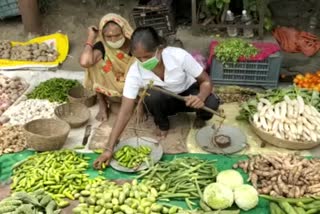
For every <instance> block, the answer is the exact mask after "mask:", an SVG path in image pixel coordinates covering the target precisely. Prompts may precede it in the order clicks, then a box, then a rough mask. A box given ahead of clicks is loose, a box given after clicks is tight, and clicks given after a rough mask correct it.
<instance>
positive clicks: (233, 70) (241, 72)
mask: <svg viewBox="0 0 320 214" xmlns="http://www.w3.org/2000/svg"><path fill="white" fill-rule="evenodd" d="M281 62H282V55H281V54H280V52H277V53H275V54H272V55H270V56H269V57H268V58H267V59H266V60H264V61H246V62H237V63H225V64H224V65H223V64H222V63H221V62H219V61H218V60H217V59H215V58H213V61H212V64H211V68H210V75H211V79H212V81H213V83H214V84H217V85H245V86H260V87H264V88H276V87H277V86H278V80H279V73H280V68H281Z"/></svg>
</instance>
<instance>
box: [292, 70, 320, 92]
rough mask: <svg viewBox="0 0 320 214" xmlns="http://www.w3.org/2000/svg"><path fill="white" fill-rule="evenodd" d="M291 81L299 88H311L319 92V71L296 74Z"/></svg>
mask: <svg viewBox="0 0 320 214" xmlns="http://www.w3.org/2000/svg"><path fill="white" fill-rule="evenodd" d="M293 82H294V83H295V84H296V85H297V86H298V87H300V88H307V89H313V90H315V91H319V92H320V71H318V72H316V73H314V74H311V73H307V74H306V75H302V74H298V75H297V76H296V77H295V78H294V80H293Z"/></svg>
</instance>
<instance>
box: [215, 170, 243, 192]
mask: <svg viewBox="0 0 320 214" xmlns="http://www.w3.org/2000/svg"><path fill="white" fill-rule="evenodd" d="M217 183H220V184H224V185H227V186H228V187H230V188H231V189H232V190H234V188H236V187H238V186H241V185H242V184H243V178H242V176H241V174H240V173H239V172H238V171H236V170H233V169H228V170H224V171H222V172H220V173H219V174H218V175H217Z"/></svg>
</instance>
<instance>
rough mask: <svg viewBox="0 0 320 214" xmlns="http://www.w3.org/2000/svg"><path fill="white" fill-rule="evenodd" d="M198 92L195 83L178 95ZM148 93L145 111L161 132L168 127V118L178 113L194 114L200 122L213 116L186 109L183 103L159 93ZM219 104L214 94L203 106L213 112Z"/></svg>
mask: <svg viewBox="0 0 320 214" xmlns="http://www.w3.org/2000/svg"><path fill="white" fill-rule="evenodd" d="M199 90H200V89H199V85H198V84H197V83H195V84H193V85H192V86H190V88H188V89H187V90H186V91H184V92H182V93H180V94H179V95H181V96H188V95H197V94H198V93H199ZM148 93H149V94H150V96H146V97H145V98H144V103H145V108H146V111H148V112H150V113H151V114H152V116H153V118H154V123H155V124H156V125H157V126H159V128H160V130H162V131H166V130H168V129H169V127H170V124H169V119H168V116H171V115H175V114H176V113H178V112H196V114H197V117H198V118H200V119H202V120H209V119H211V118H212V116H213V115H212V114H211V113H209V112H206V111H204V110H201V109H194V108H190V107H187V106H186V104H185V102H184V101H181V100H178V99H176V98H174V97H171V96H169V95H165V94H163V93H161V92H159V91H155V90H152V89H150V90H148ZM219 104H220V99H219V98H218V97H217V96H216V95H215V94H210V95H209V96H208V97H207V99H206V100H205V106H207V107H209V108H211V109H213V110H217V109H218V107H219Z"/></svg>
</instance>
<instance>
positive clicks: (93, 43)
mask: <svg viewBox="0 0 320 214" xmlns="http://www.w3.org/2000/svg"><path fill="white" fill-rule="evenodd" d="M132 31H133V30H132V28H131V26H130V25H129V23H128V21H127V20H126V19H124V18H123V17H121V16H119V15H117V14H113V13H109V14H107V15H105V16H104V17H102V19H101V21H100V24H99V29H98V28H97V27H96V26H90V27H89V28H88V39H87V42H86V43H85V47H84V49H83V52H82V54H81V56H80V65H81V66H82V67H84V68H86V72H85V80H84V86H85V87H86V88H87V89H89V90H94V91H96V92H97V96H98V103H99V112H98V114H97V116H96V119H97V120H99V121H103V120H106V119H107V117H108V109H109V108H110V103H111V101H120V97H121V96H122V91H123V86H124V81H125V77H126V75H127V71H128V68H129V67H130V65H131V64H132V63H133V62H134V57H131V56H129V46H130V38H131V34H132Z"/></svg>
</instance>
